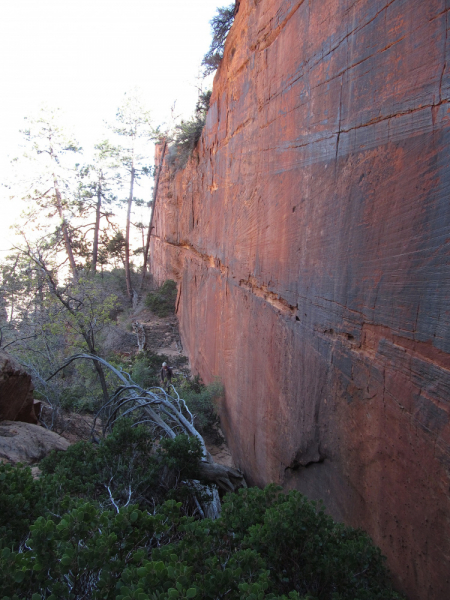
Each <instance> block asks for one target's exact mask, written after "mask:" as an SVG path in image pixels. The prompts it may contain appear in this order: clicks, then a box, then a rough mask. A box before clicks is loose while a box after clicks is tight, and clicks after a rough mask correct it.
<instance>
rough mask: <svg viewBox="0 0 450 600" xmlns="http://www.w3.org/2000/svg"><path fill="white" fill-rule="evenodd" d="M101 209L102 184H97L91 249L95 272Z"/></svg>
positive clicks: (95, 270)
mask: <svg viewBox="0 0 450 600" xmlns="http://www.w3.org/2000/svg"><path fill="white" fill-rule="evenodd" d="M101 207H102V184H101V183H99V184H98V189H97V210H96V213H95V228H94V245H93V248H92V271H93V272H94V273H96V272H97V257H98V235H99V231H100V210H101Z"/></svg>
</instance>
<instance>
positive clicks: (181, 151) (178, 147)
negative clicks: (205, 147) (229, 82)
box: [168, 91, 211, 171]
mask: <svg viewBox="0 0 450 600" xmlns="http://www.w3.org/2000/svg"><path fill="white" fill-rule="evenodd" d="M210 99H211V92H210V91H208V92H204V93H202V94H200V96H199V99H198V101H197V106H196V108H195V115H194V117H193V118H192V119H190V120H188V121H181V123H180V124H179V125H176V127H175V138H174V141H173V144H172V145H171V147H170V150H169V156H168V163H169V165H170V166H171V167H172V169H173V170H174V171H178V170H179V169H183V168H184V167H185V166H186V163H187V161H188V160H189V157H190V156H191V155H192V153H193V151H194V149H195V147H196V145H197V143H198V141H199V139H200V138H201V135H202V131H203V127H204V126H205V122H206V113H207V112H208V108H209V101H210Z"/></svg>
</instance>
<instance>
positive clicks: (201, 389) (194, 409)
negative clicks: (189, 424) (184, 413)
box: [179, 375, 224, 441]
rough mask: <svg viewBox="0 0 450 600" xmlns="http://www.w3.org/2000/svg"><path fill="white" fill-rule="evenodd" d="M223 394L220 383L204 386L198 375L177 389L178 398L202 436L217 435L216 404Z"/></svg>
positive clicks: (217, 418) (185, 381) (215, 382)
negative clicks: (184, 403) (188, 411)
mask: <svg viewBox="0 0 450 600" xmlns="http://www.w3.org/2000/svg"><path fill="white" fill-rule="evenodd" d="M223 392H224V390H223V385H222V384H221V383H220V381H214V382H213V383H211V384H209V385H205V384H204V383H203V381H202V380H201V377H199V376H198V375H197V376H196V377H194V379H193V380H189V379H187V380H184V381H183V382H182V383H181V386H180V387H179V393H180V396H181V397H182V398H183V399H184V401H185V402H186V404H187V407H188V408H189V410H190V411H191V413H192V414H194V415H195V421H194V422H195V427H196V428H197V429H198V431H200V433H202V434H203V435H204V434H206V433H208V434H211V433H214V434H217V428H218V426H219V417H218V414H217V403H218V401H219V399H220V398H221V397H222V396H223ZM217 441H220V440H217Z"/></svg>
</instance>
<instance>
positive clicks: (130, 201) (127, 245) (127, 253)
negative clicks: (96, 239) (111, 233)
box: [125, 165, 135, 300]
mask: <svg viewBox="0 0 450 600" xmlns="http://www.w3.org/2000/svg"><path fill="white" fill-rule="evenodd" d="M134 177H135V171H134V165H132V166H131V178H130V197H129V198H128V210H127V228H126V233H125V278H126V281H127V294H128V298H129V299H130V300H132V299H133V290H132V287H131V274H130V224H131V206H132V204H133V187H134Z"/></svg>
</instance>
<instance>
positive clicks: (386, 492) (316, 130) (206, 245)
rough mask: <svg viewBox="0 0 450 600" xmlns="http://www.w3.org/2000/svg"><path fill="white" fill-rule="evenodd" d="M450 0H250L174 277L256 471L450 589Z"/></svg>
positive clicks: (164, 247)
mask: <svg viewBox="0 0 450 600" xmlns="http://www.w3.org/2000/svg"><path fill="white" fill-rule="evenodd" d="M449 7H450V3H449V2H448V0H426V1H425V0H303V1H301V0H242V1H241V3H240V9H239V12H238V14H237V17H236V21H235V24H234V25H233V28H232V30H231V32H230V34H229V36H228V39H227V43H226V51H225V57H224V60H223V63H222V65H221V68H220V70H219V72H218V74H217V75H216V78H215V83H214V91H213V96H212V102H211V108H210V110H209V113H208V118H207V125H206V127H205V130H204V134H203V137H202V140H201V142H200V144H199V147H198V153H196V154H195V155H194V157H193V158H192V160H191V162H190V163H189V165H188V167H187V168H186V169H185V170H184V172H181V173H178V174H177V175H176V176H175V177H174V178H173V177H171V176H170V175H169V173H168V171H167V170H165V175H164V177H163V179H162V181H161V185H160V193H159V199H158V204H157V208H156V215H155V217H156V218H155V226H156V228H155V236H154V237H153V241H152V252H153V273H154V275H155V276H156V278H157V279H159V280H163V279H165V278H167V277H172V278H176V279H177V281H178V282H179V286H180V293H179V298H178V314H179V317H180V321H181V331H182V336H183V342H184V345H185V346H186V348H187V349H188V352H189V355H190V358H191V362H192V364H193V367H194V369H195V370H197V371H199V372H200V373H201V375H202V377H203V378H204V380H206V381H210V380H211V379H213V378H214V377H215V376H219V377H220V378H221V379H222V381H223V382H224V385H225V388H226V399H225V402H224V405H223V407H222V420H223V423H224V427H225V431H226V434H227V439H228V442H229V445H230V447H231V449H232V452H233V456H234V459H235V460H236V462H237V464H238V465H239V466H240V467H241V468H242V469H244V471H245V472H246V474H247V476H248V478H249V479H250V481H251V482H252V483H254V484H259V485H262V484H265V483H268V482H271V481H275V482H277V483H281V484H283V485H284V486H285V487H286V488H296V489H299V490H300V491H302V492H304V493H305V494H306V495H308V496H309V497H310V498H323V499H324V501H325V503H326V506H327V507H328V510H329V511H330V513H331V514H333V515H334V516H335V517H337V518H338V519H341V520H344V521H345V522H347V523H350V524H352V525H355V526H361V527H363V528H364V529H366V530H367V531H368V532H369V533H370V534H371V535H372V537H373V538H374V540H375V542H376V543H377V544H379V545H380V546H381V548H382V550H383V553H384V554H386V555H387V557H388V563H389V566H390V568H391V569H392V571H393V572H394V575H395V580H396V583H397V585H398V586H399V587H400V588H401V589H402V590H404V591H406V592H407V594H408V596H409V598H410V599H412V600H419V599H420V600H444V599H445V600H446V599H447V598H449V597H450V583H449V576H450V492H449V489H450V488H449V485H450V480H449V472H450V425H449V400H450V327H449V325H450V303H449V296H450V265H449V263H450V203H449V191H450V170H449V141H450V127H449V125H450V104H449V103H448V99H449V88H450V76H449V68H450V60H449V58H450V57H449V46H448V42H447V30H448V10H449Z"/></svg>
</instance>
